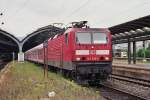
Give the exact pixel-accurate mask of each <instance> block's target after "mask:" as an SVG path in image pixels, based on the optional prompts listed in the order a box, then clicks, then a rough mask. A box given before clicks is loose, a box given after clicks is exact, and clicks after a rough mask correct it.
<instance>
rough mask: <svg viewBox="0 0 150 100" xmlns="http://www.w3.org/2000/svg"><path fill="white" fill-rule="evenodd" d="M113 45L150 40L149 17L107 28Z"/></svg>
mask: <svg viewBox="0 0 150 100" xmlns="http://www.w3.org/2000/svg"><path fill="white" fill-rule="evenodd" d="M109 29H110V31H111V33H112V41H113V43H114V44H120V43H127V42H129V41H131V42H132V41H144V40H150V15H148V16H145V17H142V18H138V19H135V20H132V21H129V22H125V23H122V24H119V25H116V26H112V27H109Z"/></svg>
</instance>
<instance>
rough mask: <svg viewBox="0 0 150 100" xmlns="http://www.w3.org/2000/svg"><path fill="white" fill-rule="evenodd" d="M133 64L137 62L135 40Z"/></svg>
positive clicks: (134, 44) (134, 43)
mask: <svg viewBox="0 0 150 100" xmlns="http://www.w3.org/2000/svg"><path fill="white" fill-rule="evenodd" d="M133 64H136V42H135V41H133Z"/></svg>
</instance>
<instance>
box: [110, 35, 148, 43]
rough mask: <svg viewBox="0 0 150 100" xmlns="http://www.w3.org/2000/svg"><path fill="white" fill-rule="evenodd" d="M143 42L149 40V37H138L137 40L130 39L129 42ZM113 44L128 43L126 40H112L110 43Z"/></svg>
mask: <svg viewBox="0 0 150 100" xmlns="http://www.w3.org/2000/svg"><path fill="white" fill-rule="evenodd" d="M144 40H150V35H147V36H143V37H138V38H132V39H130V42H133V41H144ZM112 43H113V44H122V43H128V39H121V40H114V41H112Z"/></svg>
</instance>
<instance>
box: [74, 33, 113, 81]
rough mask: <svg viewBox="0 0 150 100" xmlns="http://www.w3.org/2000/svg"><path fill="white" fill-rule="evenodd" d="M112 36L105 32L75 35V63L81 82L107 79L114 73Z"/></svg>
mask: <svg viewBox="0 0 150 100" xmlns="http://www.w3.org/2000/svg"><path fill="white" fill-rule="evenodd" d="M111 49H112V47H111V35H110V32H109V31H105V30H102V31H101V30H98V31H95V30H92V31H90V30H88V31H79V32H76V33H75V51H74V57H73V59H74V63H75V66H76V72H77V73H76V74H77V76H78V78H80V79H81V80H87V81H100V80H103V79H107V77H108V75H109V74H111V71H112V53H111Z"/></svg>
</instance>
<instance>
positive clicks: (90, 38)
mask: <svg viewBox="0 0 150 100" xmlns="http://www.w3.org/2000/svg"><path fill="white" fill-rule="evenodd" d="M76 43H77V44H104V43H107V35H106V33H100V32H93V33H90V32H79V33H76Z"/></svg>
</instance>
